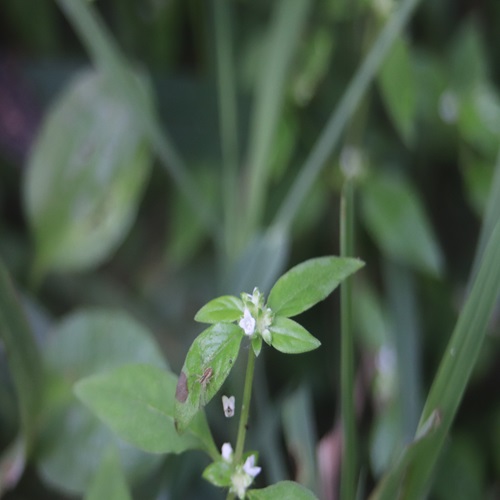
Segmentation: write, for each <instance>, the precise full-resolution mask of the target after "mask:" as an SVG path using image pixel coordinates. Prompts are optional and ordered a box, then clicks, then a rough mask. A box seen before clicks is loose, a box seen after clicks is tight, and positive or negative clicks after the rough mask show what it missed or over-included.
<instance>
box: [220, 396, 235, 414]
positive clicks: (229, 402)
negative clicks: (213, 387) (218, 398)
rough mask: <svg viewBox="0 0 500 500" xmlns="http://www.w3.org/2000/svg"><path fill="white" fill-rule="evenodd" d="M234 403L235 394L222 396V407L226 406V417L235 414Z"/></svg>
mask: <svg viewBox="0 0 500 500" xmlns="http://www.w3.org/2000/svg"><path fill="white" fill-rule="evenodd" d="M234 405H235V399H234V396H231V397H229V398H228V397H227V396H222V407H223V408H224V415H225V416H226V418H231V417H232V416H234Z"/></svg>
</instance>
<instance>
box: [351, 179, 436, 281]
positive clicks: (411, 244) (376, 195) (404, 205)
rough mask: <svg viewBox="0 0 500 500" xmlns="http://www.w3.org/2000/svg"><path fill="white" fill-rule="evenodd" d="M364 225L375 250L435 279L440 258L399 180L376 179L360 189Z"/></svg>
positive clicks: (413, 197) (416, 204)
mask: <svg viewBox="0 0 500 500" xmlns="http://www.w3.org/2000/svg"><path fill="white" fill-rule="evenodd" d="M361 209H362V210H361V211H362V216H363V221H364V224H365V226H366V228H367V230H368V231H369V232H370V234H371V235H372V237H373V238H374V240H375V241H376V243H377V244H378V245H379V247H380V248H381V249H382V251H384V252H385V253H386V254H388V255H389V256H390V257H392V258H393V259H395V260H397V261H400V262H403V263H405V264H409V265H410V266H413V267H414V268H416V269H418V270H420V271H424V272H428V273H431V274H434V275H439V274H440V273H441V271H442V268H443V256H442V254H441V251H440V249H439V246H438V244H437V239H436V237H435V235H434V233H433V231H432V228H431V225H430V223H429V220H428V219H427V216H426V214H425V211H424V208H423V206H422V204H421V202H420V199H419V197H418V195H417V193H416V192H415V190H414V189H413V188H412V186H411V185H410V184H409V183H408V182H406V181H404V180H403V179H400V178H397V177H395V176H389V175H377V176H372V177H371V178H370V179H367V182H365V183H364V184H363V185H362V205H361Z"/></svg>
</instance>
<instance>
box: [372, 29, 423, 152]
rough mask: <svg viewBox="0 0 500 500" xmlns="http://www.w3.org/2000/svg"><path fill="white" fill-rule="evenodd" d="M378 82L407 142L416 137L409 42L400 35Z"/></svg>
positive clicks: (391, 113)
mask: <svg viewBox="0 0 500 500" xmlns="http://www.w3.org/2000/svg"><path fill="white" fill-rule="evenodd" d="M378 83H379V86H380V90H381V93H382V98H383V100H384V103H385V106H386V108H387V112H388V113H389V116H390V117H391V120H392V121H393V123H394V126H395V127H396V130H397V131H398V133H399V135H400V136H401V138H402V139H403V141H404V142H405V144H407V145H411V144H412V143H413V141H414V136H415V126H414V125H415V114H416V110H417V106H416V105H417V96H416V88H415V77H414V75H413V68H412V62H411V59H410V51H409V48H408V44H407V43H406V41H405V39H404V38H397V39H396V40H395V41H394V43H393V45H392V48H391V50H390V52H389V54H388V55H387V58H386V59H385V61H384V62H383V64H382V67H381V69H380V73H379V75H378Z"/></svg>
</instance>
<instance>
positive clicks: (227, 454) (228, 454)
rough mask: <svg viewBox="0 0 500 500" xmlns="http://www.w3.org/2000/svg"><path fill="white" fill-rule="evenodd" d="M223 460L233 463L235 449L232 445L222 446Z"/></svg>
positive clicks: (225, 444)
mask: <svg viewBox="0 0 500 500" xmlns="http://www.w3.org/2000/svg"><path fill="white" fill-rule="evenodd" d="M221 451H222V459H223V460H224V461H225V462H229V463H231V462H232V461H233V447H232V446H231V443H224V444H223V445H222V450H221Z"/></svg>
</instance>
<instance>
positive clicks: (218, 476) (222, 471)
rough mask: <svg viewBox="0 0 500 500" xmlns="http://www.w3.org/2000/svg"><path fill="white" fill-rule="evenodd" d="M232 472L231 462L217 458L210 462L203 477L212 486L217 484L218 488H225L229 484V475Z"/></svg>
mask: <svg viewBox="0 0 500 500" xmlns="http://www.w3.org/2000/svg"><path fill="white" fill-rule="evenodd" d="M232 473H233V467H232V465H231V464H229V463H227V462H225V461H224V460H218V461H217V462H212V463H211V464H210V465H209V466H208V467H207V468H206V469H205V470H204V471H203V478H204V479H206V480H207V481H208V482H209V483H212V484H213V485H214V486H219V487H220V488H227V487H228V486H231V475H232Z"/></svg>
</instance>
